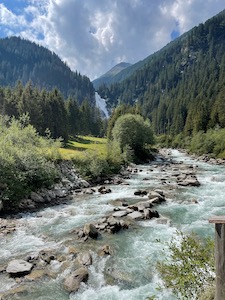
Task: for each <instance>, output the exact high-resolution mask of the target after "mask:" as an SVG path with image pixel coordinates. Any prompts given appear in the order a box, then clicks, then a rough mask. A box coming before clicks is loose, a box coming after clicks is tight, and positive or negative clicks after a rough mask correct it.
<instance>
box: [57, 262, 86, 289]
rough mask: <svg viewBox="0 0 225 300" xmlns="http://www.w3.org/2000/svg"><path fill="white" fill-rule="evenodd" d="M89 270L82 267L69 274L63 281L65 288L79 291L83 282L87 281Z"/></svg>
mask: <svg viewBox="0 0 225 300" xmlns="http://www.w3.org/2000/svg"><path fill="white" fill-rule="evenodd" d="M87 280H88V270H87V268H85V267H81V268H79V269H77V270H76V271H74V272H73V273H71V274H70V275H69V276H67V277H66V278H65V280H64V282H63V287H64V289H65V290H66V291H67V292H69V293H71V292H76V291H78V289H79V287H80V283H81V282H87Z"/></svg>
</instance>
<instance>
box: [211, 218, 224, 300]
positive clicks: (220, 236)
mask: <svg viewBox="0 0 225 300" xmlns="http://www.w3.org/2000/svg"><path fill="white" fill-rule="evenodd" d="M209 223H214V224H215V264H216V295H215V300H225V216H214V217H212V218H210V219H209Z"/></svg>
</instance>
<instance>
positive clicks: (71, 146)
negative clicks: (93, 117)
mask: <svg viewBox="0 0 225 300" xmlns="http://www.w3.org/2000/svg"><path fill="white" fill-rule="evenodd" d="M87 151H88V152H93V153H96V154H97V155H98V156H99V157H102V158H106V154H107V139H106V138H97V137H91V136H78V137H76V138H73V139H70V140H69V142H68V143H67V145H66V147H65V148H60V149H59V152H60V155H61V157H62V159H66V160H70V159H77V158H82V157H84V156H85V153H87Z"/></svg>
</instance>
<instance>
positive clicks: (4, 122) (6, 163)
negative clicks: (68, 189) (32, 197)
mask: <svg viewBox="0 0 225 300" xmlns="http://www.w3.org/2000/svg"><path fill="white" fill-rule="evenodd" d="M59 146H60V142H59V141H53V140H52V139H49V138H47V137H46V138H45V137H40V136H39V134H38V133H37V131H36V130H35V128H34V127H33V126H31V125H26V124H25V123H24V118H22V119H21V120H16V119H14V118H13V119H11V120H10V119H9V118H6V117H4V118H3V117H0V186H1V190H0V192H1V198H2V199H3V200H4V201H6V200H7V201H8V202H10V203H11V204H12V203H13V202H15V201H19V200H20V199H21V198H23V197H24V196H27V195H28V194H29V193H30V192H31V191H33V190H36V189H38V188H40V187H43V186H49V185H51V184H52V183H53V182H54V180H55V179H56V178H57V176H58V172H57V169H56V167H55V165H54V163H53V161H52V160H53V159H56V158H57V157H58V156H57V149H58V148H59Z"/></svg>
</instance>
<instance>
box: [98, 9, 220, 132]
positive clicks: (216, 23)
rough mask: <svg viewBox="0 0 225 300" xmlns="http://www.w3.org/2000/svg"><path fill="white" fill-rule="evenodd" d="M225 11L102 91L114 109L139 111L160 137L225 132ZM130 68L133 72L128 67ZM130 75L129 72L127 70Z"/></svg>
mask: <svg viewBox="0 0 225 300" xmlns="http://www.w3.org/2000/svg"><path fill="white" fill-rule="evenodd" d="M224 38H225V11H222V12H221V13H220V14H218V15H217V16H215V17H213V18H212V19H210V20H208V21H207V22H206V23H205V24H200V25H199V26H197V27H194V28H193V29H192V30H190V31H189V32H188V33H186V34H184V35H182V36H181V37H180V38H178V39H176V40H175V41H173V42H171V43H170V44H168V45H167V46H166V47H164V48H163V49H162V50H160V51H158V52H157V53H155V54H153V55H151V56H149V57H148V58H147V59H145V65H144V66H142V67H141V68H139V69H138V70H137V71H136V72H134V74H133V75H132V76H130V77H129V78H127V79H126V80H124V81H122V82H121V83H116V84H113V85H111V86H109V87H106V86H102V87H100V88H99V90H98V92H99V94H100V95H101V97H104V98H105V99H107V102H108V105H111V106H112V107H113V106H114V107H115V106H116V105H118V103H129V104H132V105H134V104H135V105H138V106H140V109H141V111H142V113H143V115H144V116H146V117H148V118H149V119H150V120H151V121H152V125H153V128H154V130H155V132H156V133H157V134H162V133H169V134H172V135H175V134H178V133H180V132H184V133H185V135H190V134H192V133H193V132H197V131H200V130H203V131H206V130H207V129H209V128H214V127H216V126H217V127H222V128H223V127H225V43H224ZM128 69H129V68H128ZM125 71H126V70H125Z"/></svg>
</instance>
